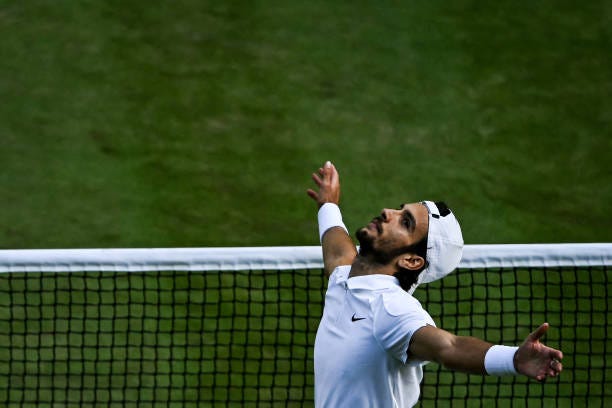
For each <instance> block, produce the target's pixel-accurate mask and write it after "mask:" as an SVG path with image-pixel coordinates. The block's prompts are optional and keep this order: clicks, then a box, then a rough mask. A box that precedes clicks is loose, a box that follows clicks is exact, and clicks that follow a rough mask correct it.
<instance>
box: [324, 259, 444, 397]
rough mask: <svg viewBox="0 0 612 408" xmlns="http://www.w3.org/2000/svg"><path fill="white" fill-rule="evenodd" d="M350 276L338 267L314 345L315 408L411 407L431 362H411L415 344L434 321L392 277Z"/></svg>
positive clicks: (347, 268)
mask: <svg viewBox="0 0 612 408" xmlns="http://www.w3.org/2000/svg"><path fill="white" fill-rule="evenodd" d="M350 270H351V266H350V265H346V266H339V267H338V268H336V269H335V270H334V271H333V273H332V274H331V276H330V278H329V283H328V287H327V293H326V294H325V308H324V309H323V318H322V319H321V323H320V324H319V329H318V330H317V337H316V340H315V350H314V366H315V367H314V368H315V406H316V407H318V408H341V407H347V408H355V407H381V408H389V407H412V406H413V405H414V404H416V403H417V401H418V399H419V392H420V388H419V384H420V382H421V379H422V378H423V365H425V364H426V363H427V362H423V361H416V360H412V359H409V357H410V356H409V355H408V346H409V344H410V338H411V337H412V335H413V334H414V333H415V332H416V331H417V330H418V329H420V328H421V327H423V326H426V325H431V326H435V324H434V321H433V320H432V318H431V316H429V314H428V313H427V312H426V311H425V310H424V309H423V307H422V306H421V304H420V303H419V301H418V300H416V299H415V298H414V297H412V296H411V295H409V294H408V293H407V292H405V291H404V290H403V289H402V288H401V287H400V286H399V283H398V281H397V279H396V278H394V277H393V276H389V275H367V276H356V277H352V278H350V279H349V278H348V275H349V272H350Z"/></svg>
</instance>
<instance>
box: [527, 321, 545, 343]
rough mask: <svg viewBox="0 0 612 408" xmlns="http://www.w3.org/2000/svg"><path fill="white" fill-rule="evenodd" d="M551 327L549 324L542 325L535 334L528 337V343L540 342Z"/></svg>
mask: <svg viewBox="0 0 612 408" xmlns="http://www.w3.org/2000/svg"><path fill="white" fill-rule="evenodd" d="M549 327H550V325H549V324H548V323H542V324H541V325H540V327H538V328H537V329H536V330H535V331H534V332H533V333H531V334H529V336H528V337H527V340H528V341H532V342H538V341H540V339H541V338H542V337H543V336H544V334H546V332H547V331H548V328H549Z"/></svg>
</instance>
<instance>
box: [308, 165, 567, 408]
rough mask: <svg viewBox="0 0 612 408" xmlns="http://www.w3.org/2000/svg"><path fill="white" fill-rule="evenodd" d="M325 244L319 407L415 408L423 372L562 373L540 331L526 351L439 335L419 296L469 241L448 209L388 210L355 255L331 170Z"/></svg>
mask: <svg viewBox="0 0 612 408" xmlns="http://www.w3.org/2000/svg"><path fill="white" fill-rule="evenodd" d="M312 178H313V180H314V182H315V184H316V185H317V187H318V188H317V190H316V191H315V190H312V189H309V190H308V195H309V196H310V197H311V198H312V199H314V200H315V201H316V202H317V204H318V205H319V213H318V221H319V235H320V239H321V243H322V247H323V260H324V270H325V273H326V275H327V276H328V277H329V282H328V288H327V292H326V295H325V308H324V310H323V317H322V319H321V323H320V325H319V328H318V331H317V336H316V340H315V351H314V364H315V405H316V406H317V407H319V408H323V407H325V408H327V407H330V408H340V407H350V408H354V407H384V408H388V407H412V406H413V405H415V404H416V403H417V401H418V399H419V392H420V390H419V384H420V382H421V379H422V377H423V366H424V365H425V364H426V363H427V362H429V361H436V362H438V363H439V364H442V365H444V366H445V367H447V368H449V369H452V370H457V371H462V372H466V373H473V374H482V375H487V374H488V375H525V376H527V377H530V378H533V379H535V380H537V381H544V380H545V379H546V378H547V377H556V376H557V375H559V373H560V372H561V370H562V369H563V367H562V364H561V361H560V360H561V359H562V358H563V354H562V353H561V351H559V350H555V349H553V348H550V347H547V346H545V345H544V344H542V343H541V342H540V338H541V337H542V336H543V335H544V334H545V333H546V331H547V330H548V323H544V324H542V325H541V326H540V327H539V328H537V329H536V330H535V331H534V332H533V333H531V334H530V335H529V336H528V337H527V339H526V340H525V341H524V342H523V344H522V345H521V346H520V347H509V346H503V345H492V344H491V343H487V342H485V341H482V340H480V339H477V338H474V337H464V336H456V335H454V334H452V333H449V332H447V331H445V330H442V329H440V328H437V327H436V325H435V323H434V321H433V319H432V318H431V316H430V315H429V314H428V313H427V311H425V310H424V309H423V307H422V306H421V304H420V303H419V301H417V300H416V299H415V298H414V297H413V296H412V292H413V291H414V289H415V288H416V287H417V286H418V285H419V284H422V283H427V282H431V281H434V280H436V279H440V278H442V277H443V276H445V275H447V274H448V273H450V272H451V271H453V270H454V269H455V268H456V267H457V265H458V264H459V261H460V259H461V254H462V250H463V238H462V234H461V228H460V227H459V223H458V222H457V220H456V218H455V216H454V215H453V213H452V212H451V211H450V209H448V207H446V205H444V204H443V203H434V202H431V201H424V202H421V203H413V204H404V205H402V206H401V207H400V208H398V209H384V210H383V211H382V212H381V214H380V215H379V216H377V217H375V218H374V219H373V220H372V221H371V222H370V223H369V224H368V225H366V226H365V227H363V228H361V229H360V230H359V231H358V232H357V239H358V240H359V244H360V249H359V253H358V252H357V249H356V247H355V245H354V244H353V241H352V240H351V238H350V237H349V234H348V231H347V229H346V226H345V225H344V223H343V221H342V216H341V214H340V210H339V208H338V204H339V201H340V179H339V175H338V171H337V170H336V168H335V167H334V165H333V164H332V163H330V162H327V163H325V164H324V165H323V167H322V168H320V169H319V170H318V172H317V173H314V174H313V175H312Z"/></svg>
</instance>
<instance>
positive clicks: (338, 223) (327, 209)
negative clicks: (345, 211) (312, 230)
mask: <svg viewBox="0 0 612 408" xmlns="http://www.w3.org/2000/svg"><path fill="white" fill-rule="evenodd" d="M318 219H319V239H320V240H321V242H323V234H325V232H326V231H327V230H328V229H330V228H333V227H341V228H342V229H343V230H345V231H346V233H347V234H348V230H347V229H346V226H345V225H344V223H343V222H342V214H340V208H339V207H338V206H337V205H336V204H334V203H325V204H323V205H322V206H321V208H319V215H318Z"/></svg>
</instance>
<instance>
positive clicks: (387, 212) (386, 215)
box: [380, 208, 393, 222]
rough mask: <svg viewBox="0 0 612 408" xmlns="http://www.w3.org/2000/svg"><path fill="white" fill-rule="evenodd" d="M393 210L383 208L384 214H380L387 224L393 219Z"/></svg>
mask: <svg viewBox="0 0 612 408" xmlns="http://www.w3.org/2000/svg"><path fill="white" fill-rule="evenodd" d="M392 211H393V210H391V209H389V208H383V210H382V212H381V213H380V216H381V217H382V219H383V221H385V222H387V221H389V220H390V219H391V212H392Z"/></svg>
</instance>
